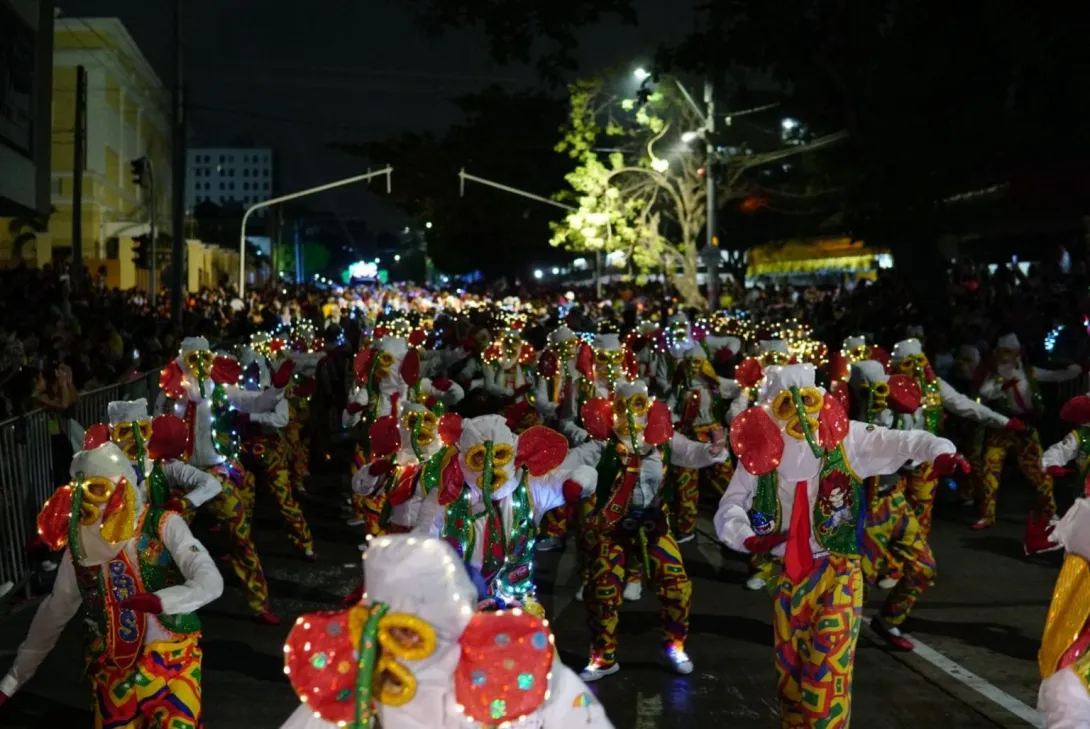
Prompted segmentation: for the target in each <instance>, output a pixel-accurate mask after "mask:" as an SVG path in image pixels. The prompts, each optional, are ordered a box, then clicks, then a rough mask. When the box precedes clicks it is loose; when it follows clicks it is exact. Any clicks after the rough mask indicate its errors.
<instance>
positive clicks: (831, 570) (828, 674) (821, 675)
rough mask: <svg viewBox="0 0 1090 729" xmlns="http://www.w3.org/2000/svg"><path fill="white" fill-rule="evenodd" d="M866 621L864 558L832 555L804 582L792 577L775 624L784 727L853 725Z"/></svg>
mask: <svg viewBox="0 0 1090 729" xmlns="http://www.w3.org/2000/svg"><path fill="white" fill-rule="evenodd" d="M862 619H863V573H862V571H861V570H860V567H859V558H858V557H838V556H834V555H829V556H826V557H820V558H817V559H816V560H815V563H814V569H813V571H812V572H811V573H810V574H809V576H807V577H805V578H803V579H802V580H801V581H800V582H799V583H798V584H792V582H791V581H790V580H789V579H788V578H787V576H786V575H784V576H783V578H782V579H781V580H780V585H779V589H778V591H777V594H776V601H775V615H774V619H773V628H774V632H775V646H776V672H777V674H778V676H779V694H780V722H781V726H782V728H783V729H847V727H848V726H849V725H850V723H851V709H852V704H851V702H852V669H853V667H854V663H855V644H856V641H857V640H858V639H859V628H860V625H861V623H862Z"/></svg>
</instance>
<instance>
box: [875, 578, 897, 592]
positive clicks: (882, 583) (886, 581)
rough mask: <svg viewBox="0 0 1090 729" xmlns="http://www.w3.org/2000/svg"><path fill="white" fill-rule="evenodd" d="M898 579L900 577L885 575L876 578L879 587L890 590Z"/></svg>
mask: <svg viewBox="0 0 1090 729" xmlns="http://www.w3.org/2000/svg"><path fill="white" fill-rule="evenodd" d="M900 581H901V580H900V578H897V577H890V576H888V575H887V576H886V577H883V578H882V579H880V580H878V586H879V587H881V588H882V589H883V590H892V589H893V588H894V587H896V586H897V583H898V582H900Z"/></svg>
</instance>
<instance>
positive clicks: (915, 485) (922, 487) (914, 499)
mask: <svg viewBox="0 0 1090 729" xmlns="http://www.w3.org/2000/svg"><path fill="white" fill-rule="evenodd" d="M938 488H939V479H938V476H936V475H935V469H934V468H932V466H931V464H930V463H921V464H920V465H919V466H917V467H916V468H915V470H913V471H912V472H911V473H909V474H908V475H907V476H906V477H905V496H906V497H907V498H908V503H909V504H911V505H912V508H913V509H914V510H915V511H916V521H918V522H919V524H920V531H921V532H922V533H923V538H924V539H925V540H926V539H927V537H928V536H929V535H930V534H931V511H932V509H933V508H934V506H935V492H936V491H938Z"/></svg>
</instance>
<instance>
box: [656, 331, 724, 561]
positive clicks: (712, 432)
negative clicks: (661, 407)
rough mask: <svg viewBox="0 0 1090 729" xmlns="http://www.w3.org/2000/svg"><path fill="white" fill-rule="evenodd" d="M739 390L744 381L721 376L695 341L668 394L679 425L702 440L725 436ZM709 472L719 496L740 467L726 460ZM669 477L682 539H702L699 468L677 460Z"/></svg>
mask: <svg viewBox="0 0 1090 729" xmlns="http://www.w3.org/2000/svg"><path fill="white" fill-rule="evenodd" d="M739 394H740V390H739V388H738V384H737V383H736V382H735V381H734V380H728V379H726V378H723V377H719V376H718V375H717V374H716V372H715V368H714V367H713V366H712V363H711V361H710V360H709V359H708V357H707V353H706V351H705V350H704V349H703V347H701V346H699V344H697V343H695V342H694V343H693V346H691V347H690V348H689V350H688V353H687V354H686V355H685V357H684V358H682V360H681V361H680V362H679V363H678V365H677V367H676V369H675V370H674V382H673V383H672V386H671V388H670V395H669V398H668V402H669V404H670V409H671V411H672V413H673V418H674V427H675V428H676V429H677V431H678V432H679V433H681V434H683V435H684V436H685V437H687V438H691V439H692V440H695V441H698V442H701V443H711V442H712V441H713V440H716V439H719V440H725V436H724V428H723V426H724V423H725V421H726V417H727V409H728V407H729V405H728V403H729V402H730V401H731V400H733V399H734V398H736V397H738V395H739ZM703 473H704V474H705V479H706V480H707V483H708V485H709V486H711V488H712V489H713V490H714V491H715V492H716V495H717V496H722V495H723V492H724V491H725V490H726V488H727V484H729V483H730V479H731V476H732V475H733V474H734V468H733V466H732V465H731V463H730V461H729V460H724V461H722V462H721V463H717V464H715V465H714V466H712V467H710V468H707V469H705V470H704V471H703ZM668 478H669V479H670V482H671V483H670V486H671V491H672V497H673V498H672V502H673V503H672V504H671V505H670V506H671V510H672V511H673V512H674V513H673V516H674V528H675V536H676V537H677V542H678V544H685V543H686V542H691V541H692V540H693V539H696V517H697V508H698V506H699V502H700V474H699V473H698V472H697V469H695V468H682V467H680V466H679V465H677V464H676V463H675V464H674V466H673V468H672V469H671V471H670V473H669V475H668Z"/></svg>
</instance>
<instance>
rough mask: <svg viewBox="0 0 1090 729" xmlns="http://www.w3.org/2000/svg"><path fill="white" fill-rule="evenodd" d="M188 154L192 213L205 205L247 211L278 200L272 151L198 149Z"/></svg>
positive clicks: (188, 197)
mask: <svg viewBox="0 0 1090 729" xmlns="http://www.w3.org/2000/svg"><path fill="white" fill-rule="evenodd" d="M186 154H187V155H188V157H187V159H186V170H187V173H186V188H185V205H186V208H187V209H188V210H192V209H193V208H194V207H196V206H197V205H199V204H200V203H202V202H213V203H215V204H216V205H223V204H224V203H232V202H234V203H238V204H240V205H241V206H242V208H243V209H246V208H248V207H250V206H251V205H253V204H254V203H257V202H261V201H263V200H268V199H269V198H271V197H274V196H275V192H274V190H275V189H276V185H275V180H276V176H275V171H276V164H275V161H276V155H275V154H274V153H273V151H272V149H270V148H268V147H194V148H191V149H189V150H187V151H186ZM263 213H264V211H263V210H261V211H258V212H257V213H255V214H256V215H261V214H263Z"/></svg>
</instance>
